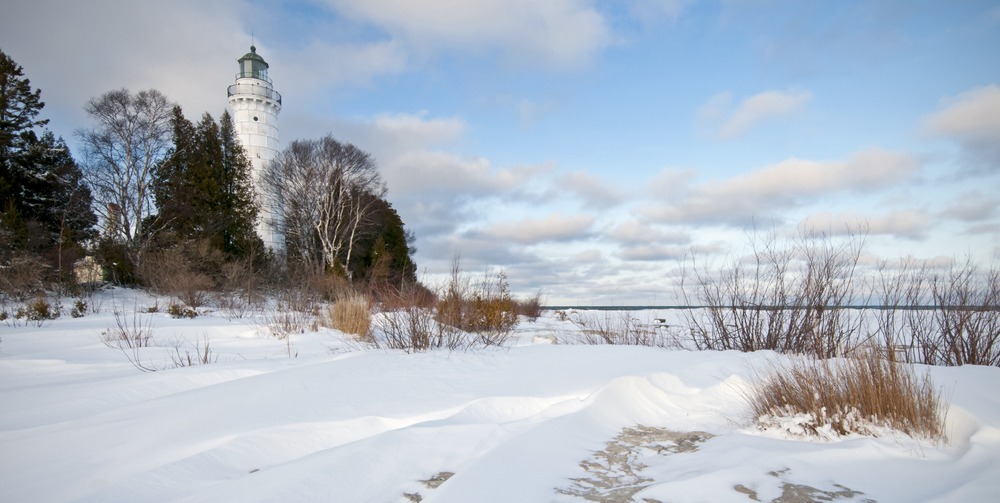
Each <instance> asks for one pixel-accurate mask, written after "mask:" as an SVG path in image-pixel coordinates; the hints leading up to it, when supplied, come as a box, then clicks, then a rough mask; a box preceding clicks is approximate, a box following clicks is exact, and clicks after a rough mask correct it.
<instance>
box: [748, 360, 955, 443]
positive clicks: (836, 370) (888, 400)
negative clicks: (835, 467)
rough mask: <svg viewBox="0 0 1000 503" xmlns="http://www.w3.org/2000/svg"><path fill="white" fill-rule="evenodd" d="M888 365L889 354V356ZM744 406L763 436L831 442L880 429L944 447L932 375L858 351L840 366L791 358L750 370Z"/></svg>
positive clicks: (941, 414) (940, 408)
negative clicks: (777, 433) (773, 432)
mask: <svg viewBox="0 0 1000 503" xmlns="http://www.w3.org/2000/svg"><path fill="white" fill-rule="evenodd" d="M890 358H891V355H890ZM751 381H752V384H751V390H750V391H749V392H748V393H747V396H746V399H747V401H748V405H749V412H750V414H751V416H752V419H753V420H755V421H756V422H757V423H758V426H759V427H760V428H761V429H771V428H782V429H786V430H787V431H788V432H790V433H792V434H799V435H804V436H818V437H821V438H824V437H825V438H833V437H836V436H838V435H846V434H849V433H858V434H861V435H869V436H878V435H879V432H880V429H881V428H892V429H895V430H898V431H902V432H903V433H906V434H908V435H910V436H911V437H914V438H924V439H929V440H942V441H943V440H945V430H944V420H945V415H946V412H947V411H946V408H945V406H944V405H942V402H941V400H940V396H939V394H938V393H937V392H936V391H935V388H934V383H933V382H932V381H931V378H930V374H929V373H926V374H924V375H923V376H918V375H917V373H916V371H915V370H914V368H913V365H911V364H905V363H896V362H894V361H892V360H891V359H886V358H883V357H882V355H880V352H879V351H875V350H866V351H859V352H857V353H856V354H854V355H853V356H850V357H847V358H844V359H839V360H819V359H812V358H801V357H800V358H794V359H792V360H790V363H787V364H779V363H775V362H771V363H770V364H768V365H767V366H766V367H765V368H764V369H755V370H754V371H753V373H752V377H751Z"/></svg>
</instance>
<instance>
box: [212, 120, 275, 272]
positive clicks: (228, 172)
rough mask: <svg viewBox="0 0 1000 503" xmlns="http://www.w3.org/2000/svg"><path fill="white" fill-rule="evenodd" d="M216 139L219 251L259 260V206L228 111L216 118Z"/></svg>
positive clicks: (233, 255) (261, 245)
mask: <svg viewBox="0 0 1000 503" xmlns="http://www.w3.org/2000/svg"><path fill="white" fill-rule="evenodd" d="M219 139H220V141H221V146H222V170H221V173H220V174H219V178H218V179H219V183H220V185H221V188H222V191H221V195H222V196H223V201H222V203H223V204H221V207H222V208H223V210H224V213H223V215H224V218H223V220H222V222H221V226H220V234H219V235H220V237H221V238H222V246H221V249H222V251H223V252H225V253H226V254H227V255H229V256H231V257H246V256H248V255H249V254H254V255H255V256H259V257H262V256H263V255H262V253H261V252H262V251H263V249H264V243H263V241H261V239H260V237H258V236H257V231H256V226H257V218H258V216H259V214H260V207H259V203H258V202H257V197H256V192H255V191H254V187H253V172H252V170H251V167H250V158H249V157H247V155H246V151H245V150H244V149H243V146H242V145H241V144H240V141H239V138H238V137H237V136H236V128H235V127H234V125H233V118H232V117H231V116H230V115H229V111H224V112H222V117H220V118H219Z"/></svg>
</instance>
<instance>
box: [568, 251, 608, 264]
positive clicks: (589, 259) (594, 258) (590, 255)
mask: <svg viewBox="0 0 1000 503" xmlns="http://www.w3.org/2000/svg"><path fill="white" fill-rule="evenodd" d="M601 258H602V255H601V252H600V250H596V249H594V248H591V249H589V250H584V251H582V252H580V253H577V254H576V255H574V256H573V261H574V262H578V263H581V264H592V263H595V262H599V261H600V260H601Z"/></svg>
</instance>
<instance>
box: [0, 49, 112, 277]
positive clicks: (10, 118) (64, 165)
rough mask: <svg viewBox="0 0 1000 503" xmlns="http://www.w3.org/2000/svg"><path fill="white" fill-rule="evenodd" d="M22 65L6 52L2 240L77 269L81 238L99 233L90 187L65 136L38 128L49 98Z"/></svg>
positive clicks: (2, 61)
mask: <svg viewBox="0 0 1000 503" xmlns="http://www.w3.org/2000/svg"><path fill="white" fill-rule="evenodd" d="M40 96H41V91H37V90H36V91H32V90H31V86H30V84H29V82H28V79H25V78H23V70H22V68H21V67H20V66H19V65H17V64H15V63H14V62H13V61H12V60H11V59H10V57H8V56H7V55H5V54H3V53H2V52H0V245H2V251H3V252H4V253H10V252H28V253H31V254H34V255H36V256H40V257H42V258H43V259H45V260H46V262H48V263H49V264H50V265H51V266H53V270H61V271H62V272H66V271H72V263H73V261H74V260H75V259H76V257H77V256H79V255H80V252H81V243H83V242H84V241H87V240H90V239H92V238H94V237H96V232H95V231H94V225H95V224H96V223H97V216H96V215H95V214H94V212H93V209H92V207H91V205H92V202H93V199H92V196H91V193H90V189H89V188H88V187H87V185H86V184H85V183H84V182H83V174H82V173H81V171H80V168H79V166H77V164H76V162H75V161H74V160H73V157H72V156H71V155H70V152H69V148H67V147H66V142H65V141H63V139H62V138H59V139H56V138H55V136H54V135H53V134H52V133H51V132H49V131H45V132H43V133H42V136H41V138H39V137H38V135H37V134H36V133H35V131H34V129H33V128H34V127H36V126H41V125H44V124H46V123H47V122H48V121H47V120H36V117H37V116H38V113H39V112H40V111H41V109H42V107H43V106H44V103H42V102H41V100H40Z"/></svg>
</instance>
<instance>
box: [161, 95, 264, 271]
mask: <svg viewBox="0 0 1000 503" xmlns="http://www.w3.org/2000/svg"><path fill="white" fill-rule="evenodd" d="M171 127H172V130H173V142H174V146H173V148H172V149H171V152H170V155H169V156H168V157H167V159H166V160H165V161H164V162H163V163H162V164H161V165H160V166H159V167H158V169H157V173H156V181H155V185H154V193H155V197H156V203H157V206H158V207H159V210H160V211H159V214H158V215H157V220H158V221H159V222H160V223H161V225H163V226H164V227H165V228H166V229H168V230H169V231H171V232H170V233H169V234H168V235H167V236H169V237H170V238H172V239H173V241H174V242H176V241H177V240H208V241H209V242H210V243H211V245H212V247H214V248H216V249H218V250H220V251H222V252H223V253H224V254H225V255H226V256H227V257H228V258H229V259H237V258H243V257H246V256H248V255H250V254H251V253H253V252H260V251H261V250H263V243H262V242H261V241H260V238H258V237H257V235H256V232H255V230H254V226H255V223H256V218H257V211H258V210H257V206H256V202H255V200H254V192H253V185H252V181H251V179H250V176H251V171H250V161H249V159H248V158H247V156H246V154H245V153H244V151H243V147H242V146H241V145H240V143H239V140H238V138H237V137H236V134H235V130H234V128H233V123H232V119H231V118H230V116H229V113H228V112H226V113H223V115H222V118H221V124H217V123H216V122H215V120H214V119H212V116H211V115H209V114H207V113H206V114H204V115H203V116H202V119H201V121H200V122H199V123H198V124H197V125H194V124H192V123H191V122H190V121H189V120H187V119H186V118H184V114H183V112H182V110H181V108H180V107H174V110H173V116H172V118H171ZM166 241H169V239H168V240H166ZM161 243H162V244H164V245H168V246H169V245H171V244H174V243H171V242H163V240H161ZM257 256H261V254H260V253H257Z"/></svg>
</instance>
